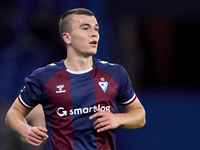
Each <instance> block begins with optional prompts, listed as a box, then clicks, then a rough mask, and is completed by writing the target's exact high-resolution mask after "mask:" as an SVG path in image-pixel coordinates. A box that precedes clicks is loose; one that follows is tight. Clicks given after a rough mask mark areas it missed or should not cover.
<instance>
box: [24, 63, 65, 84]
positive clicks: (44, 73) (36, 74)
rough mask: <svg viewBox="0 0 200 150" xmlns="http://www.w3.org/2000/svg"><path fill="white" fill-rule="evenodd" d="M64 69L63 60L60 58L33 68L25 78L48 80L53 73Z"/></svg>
mask: <svg viewBox="0 0 200 150" xmlns="http://www.w3.org/2000/svg"><path fill="white" fill-rule="evenodd" d="M65 69H66V67H65V65H64V60H61V61H59V62H55V63H51V64H48V65H47V66H45V67H41V68H38V69H36V70H34V71H33V72H32V74H31V75H30V76H28V77H27V78H29V79H33V80H40V81H41V80H43V81H48V79H49V78H51V77H52V76H53V75H54V74H56V73H57V72H59V71H60V70H65Z"/></svg>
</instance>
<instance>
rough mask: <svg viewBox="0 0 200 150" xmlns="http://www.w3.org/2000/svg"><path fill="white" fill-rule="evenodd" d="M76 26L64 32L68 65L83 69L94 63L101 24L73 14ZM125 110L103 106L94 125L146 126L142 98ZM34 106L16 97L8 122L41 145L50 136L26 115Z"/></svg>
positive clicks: (106, 127) (99, 128) (105, 127)
mask: <svg viewBox="0 0 200 150" xmlns="http://www.w3.org/2000/svg"><path fill="white" fill-rule="evenodd" d="M72 18H73V23H72V26H71V28H72V30H71V31H70V32H64V33H63V34H62V37H63V40H64V41H65V43H66V47H67V58H66V60H65V62H64V63H65V65H66V67H67V68H68V69H69V70H71V71H83V70H86V69H89V68H91V67H92V65H93V64H92V63H93V62H92V56H93V55H94V54H96V52H97V47H98V41H99V33H98V30H99V25H98V23H97V20H96V18H95V17H94V16H86V15H73V16H72ZM121 107H122V109H123V110H124V113H117V114H113V113H111V112H106V111H103V110H101V109H95V111H96V113H95V114H93V115H91V116H90V119H94V123H93V125H94V129H96V130H97V132H103V131H106V130H109V129H114V128H117V127H119V126H120V127H122V128H126V129H136V128H140V127H142V126H144V124H145V122H146V120H145V110H144V108H143V106H142V105H141V103H140V101H139V99H138V98H136V99H135V100H134V102H132V103H131V104H129V105H123V106H121ZM30 111H31V109H28V108H26V107H24V106H23V105H22V104H21V103H20V102H19V100H18V98H17V99H16V100H15V101H14V103H13V104H12V106H11V108H10V109H9V110H8V112H7V115H6V118H5V121H6V124H7V125H8V126H9V127H10V128H11V129H13V130H14V131H16V132H18V133H19V134H20V135H22V136H24V137H25V138H26V141H27V142H28V143H29V144H31V145H34V146H39V145H40V144H41V143H42V142H43V141H45V140H46V139H47V138H48V135H47V134H46V132H47V129H46V128H45V127H43V126H30V125H28V124H27V122H26V119H25V117H26V116H27V115H28V114H29V112H30Z"/></svg>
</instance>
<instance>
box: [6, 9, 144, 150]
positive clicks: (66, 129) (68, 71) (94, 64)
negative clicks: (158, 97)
mask: <svg viewBox="0 0 200 150" xmlns="http://www.w3.org/2000/svg"><path fill="white" fill-rule="evenodd" d="M59 29H60V34H61V37H62V39H63V41H64V43H65V44H66V48H67V58H66V59H65V60H61V61H60V62H56V63H52V64H50V65H48V66H46V67H44V68H39V69H37V70H35V71H34V72H33V73H32V74H31V75H30V76H28V77H26V79H25V87H24V89H23V90H22V91H21V93H20V95H19V97H18V98H17V99H16V100H15V102H14V103H13V105H12V106H11V108H10V109H9V111H8V113H7V116H6V123H7V125H8V126H10V127H11V128H12V129H13V130H14V131H16V132H18V133H19V134H20V135H22V136H24V137H25V138H26V141H27V142H28V143H29V144H31V145H34V146H38V145H40V144H41V143H42V142H43V141H44V140H46V139H47V147H48V149H49V150H64V149H72V150H74V149H75V150H86V149H87V150H88V149H92V150H93V149H99V150H113V149H116V147H115V139H116V136H115V129H116V128H117V127H119V126H120V127H122V128H125V129H136V128H140V127H142V126H144V124H145V110H144V108H143V106H142V105H141V103H140V101H139V99H138V98H137V96H136V94H135V93H134V91H133V89H132V87H131V82H130V79H129V77H128V74H127V72H126V71H125V70H124V69H123V68H122V67H121V66H120V65H117V64H110V63H108V62H105V61H101V60H99V59H95V58H93V57H92V56H93V55H94V54H96V52H97V46H98V41H99V33H98V30H99V25H98V23H97V20H96V18H95V16H94V14H93V13H92V12H91V11H89V10H87V9H83V8H78V9H72V10H69V11H67V12H66V13H64V14H63V15H62V17H61V19H60V22H59ZM39 103H40V104H42V106H43V110H44V114H45V121H46V128H47V129H46V128H45V127H40V126H39V127H37V126H34V127H32V126H30V125H28V124H27V122H26V120H25V116H26V115H27V114H28V113H29V112H30V111H31V109H32V108H34V107H35V106H36V105H38V104H39ZM117 103H118V104H120V105H121V107H122V108H123V110H124V113H117V111H118V110H117Z"/></svg>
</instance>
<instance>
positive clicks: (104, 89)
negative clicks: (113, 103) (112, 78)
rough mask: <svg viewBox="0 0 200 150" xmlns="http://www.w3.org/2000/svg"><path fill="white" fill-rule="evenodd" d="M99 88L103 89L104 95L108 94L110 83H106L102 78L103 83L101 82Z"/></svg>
mask: <svg viewBox="0 0 200 150" xmlns="http://www.w3.org/2000/svg"><path fill="white" fill-rule="evenodd" d="M98 84H99V86H100V87H101V89H102V90H103V91H104V93H106V90H107V87H108V82H107V81H105V79H104V78H103V77H102V78H101V81H99V83H98Z"/></svg>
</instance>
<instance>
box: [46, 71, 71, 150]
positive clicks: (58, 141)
mask: <svg viewBox="0 0 200 150" xmlns="http://www.w3.org/2000/svg"><path fill="white" fill-rule="evenodd" d="M69 78H70V76H69V73H68V72H67V71H66V70H60V71H59V72H57V73H56V74H55V75H53V76H52V77H51V78H50V80H49V81H48V83H47V84H46V87H45V89H46V93H47V97H49V103H50V104H51V115H50V116H49V120H48V118H47V119H46V120H47V121H50V122H51V123H50V124H52V127H51V128H52V143H53V147H54V148H53V149H54V150H58V149H59V150H60V149H66V147H68V148H70V149H74V142H73V126H72V116H71V115H68V113H69V112H66V111H67V110H70V109H72V102H71V93H70V80H69ZM55 101H56V102H55ZM65 112H66V113H65ZM59 114H61V115H60V116H59ZM65 114H66V115H65ZM47 117H48V116H47Z"/></svg>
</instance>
